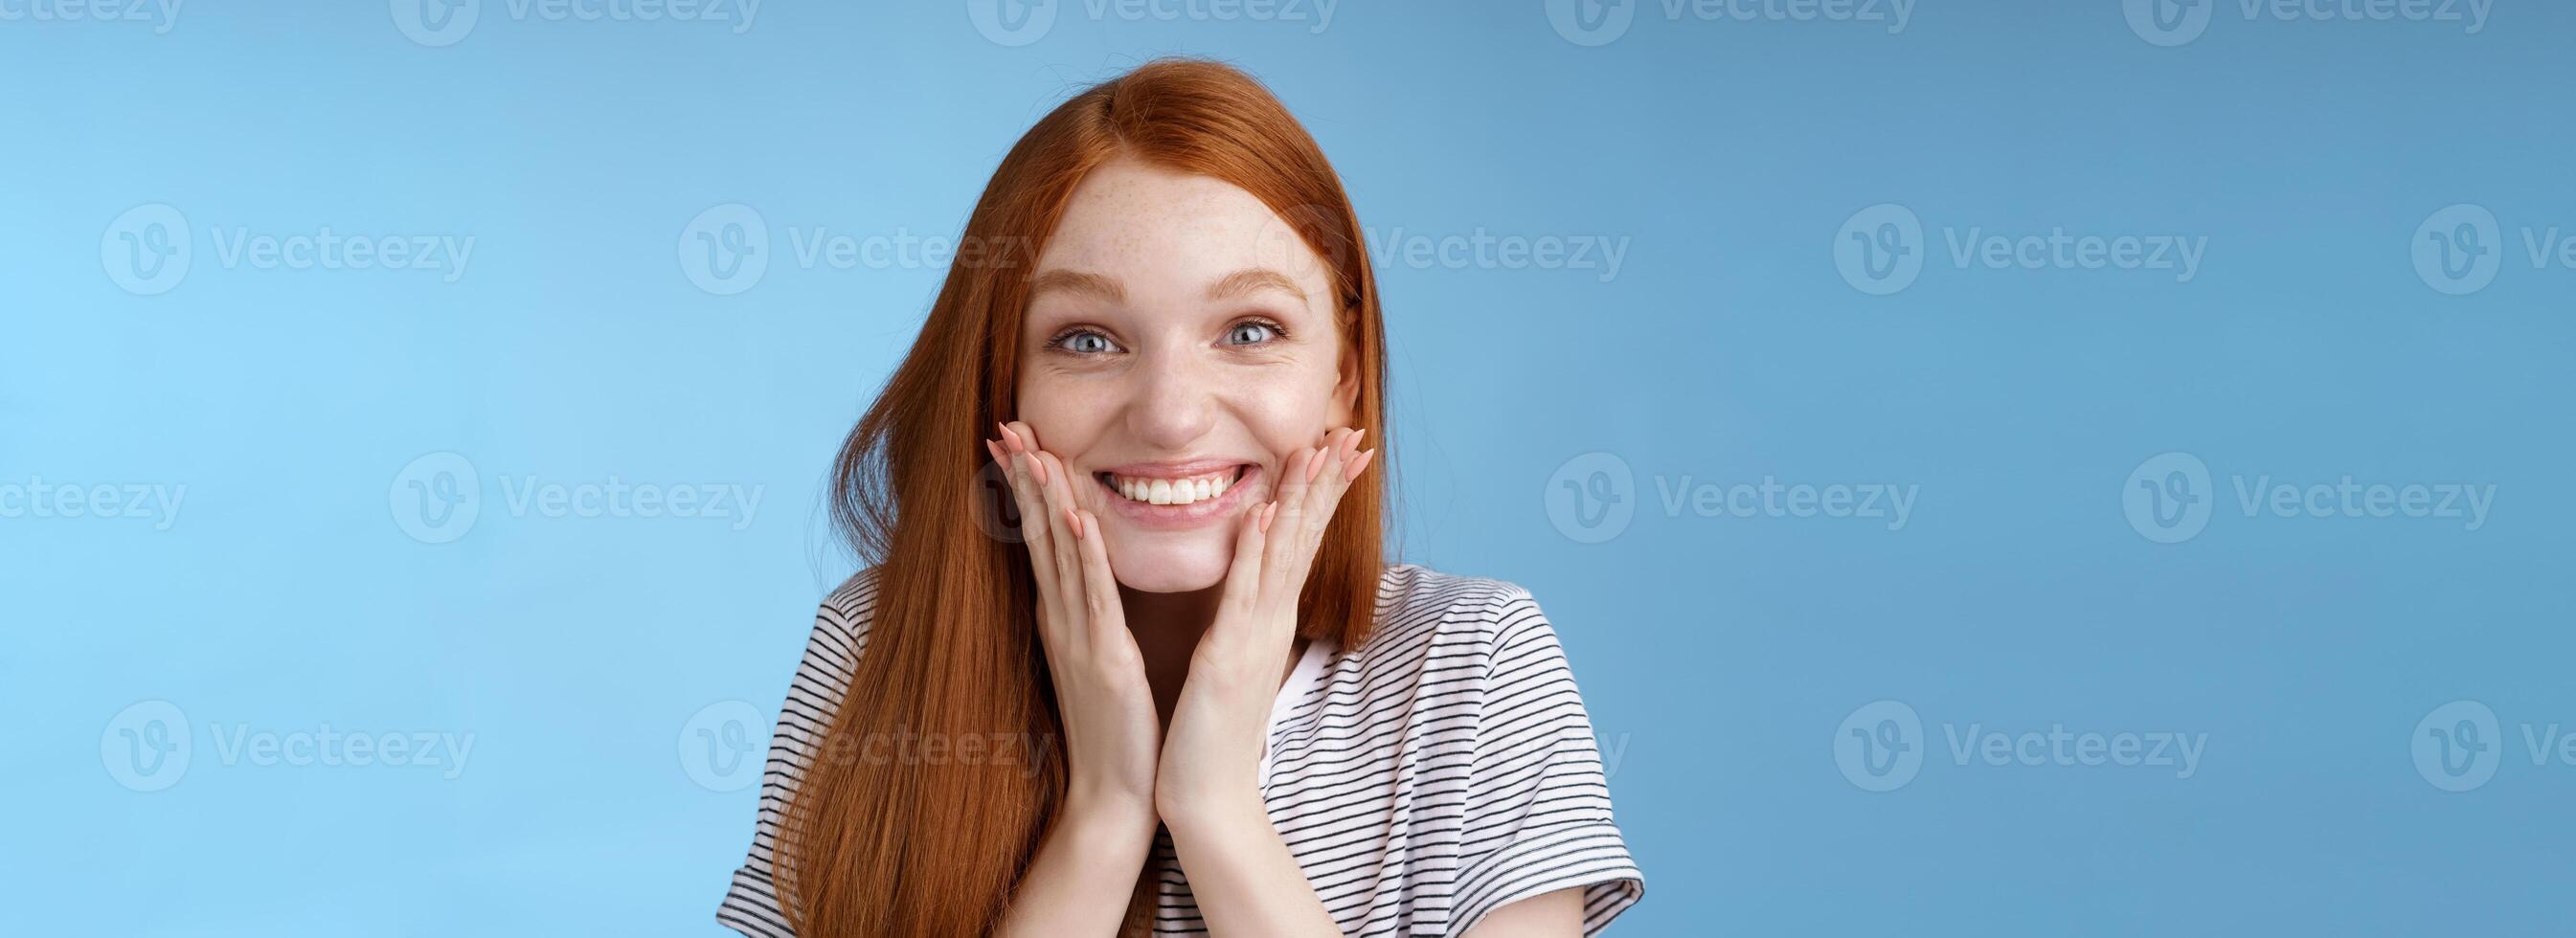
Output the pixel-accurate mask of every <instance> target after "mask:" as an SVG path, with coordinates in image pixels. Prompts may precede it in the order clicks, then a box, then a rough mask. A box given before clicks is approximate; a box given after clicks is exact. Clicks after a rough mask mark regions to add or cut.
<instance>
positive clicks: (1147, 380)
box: [1127, 355, 1218, 453]
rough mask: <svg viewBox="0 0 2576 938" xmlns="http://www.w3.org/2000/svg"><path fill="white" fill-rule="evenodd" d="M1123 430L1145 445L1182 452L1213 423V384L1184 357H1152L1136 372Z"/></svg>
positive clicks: (1213, 382) (1214, 403)
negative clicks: (1125, 427)
mask: <svg viewBox="0 0 2576 938" xmlns="http://www.w3.org/2000/svg"><path fill="white" fill-rule="evenodd" d="M1136 377H1137V381H1136V386H1135V393H1134V394H1133V395H1131V396H1130V397H1129V399H1128V401H1127V429H1128V431H1129V432H1131V433H1134V434H1135V435H1136V437H1137V438H1138V439H1140V440H1142V441H1144V442H1145V443H1146V444H1148V445H1150V446H1153V447H1155V448H1157V449H1162V450H1166V451H1170V452H1173V453H1180V452H1185V451H1187V450H1188V448H1189V447H1190V445H1191V444H1193V443H1195V442H1197V441H1198V440H1199V438H1201V437H1204V436H1206V435H1207V432H1208V430H1209V428H1210V427H1211V426H1212V425H1213V424H1214V423H1215V421H1216V411H1217V402H1216V398H1217V392H1218V389H1217V387H1216V382H1215V381H1214V380H1213V378H1212V376H1210V375H1209V374H1208V373H1207V371H1206V369H1205V368H1203V367H1201V365H1200V363H1198V362H1196V361H1193V360H1191V359H1190V358H1189V357H1188V356H1185V355H1163V356H1155V357H1154V359H1153V360H1151V361H1148V362H1147V363H1146V364H1145V366H1144V367H1143V368H1141V369H1139V370H1138V371H1137V372H1136Z"/></svg>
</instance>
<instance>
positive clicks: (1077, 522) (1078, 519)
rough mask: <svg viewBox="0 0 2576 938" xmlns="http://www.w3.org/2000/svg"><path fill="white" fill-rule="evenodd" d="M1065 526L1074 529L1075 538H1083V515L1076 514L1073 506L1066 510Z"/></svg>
mask: <svg viewBox="0 0 2576 938" xmlns="http://www.w3.org/2000/svg"><path fill="white" fill-rule="evenodd" d="M1064 526H1065V527H1068V528H1072V529H1073V539H1074V540H1077V541H1078V540H1081V539H1082V516H1081V515H1077V514H1074V513H1073V509H1071V508H1067V509H1065V510H1064Z"/></svg>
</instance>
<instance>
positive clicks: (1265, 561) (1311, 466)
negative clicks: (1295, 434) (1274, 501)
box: [1261, 448, 1326, 605]
mask: <svg viewBox="0 0 2576 938" xmlns="http://www.w3.org/2000/svg"><path fill="white" fill-rule="evenodd" d="M1325 453H1326V451H1325V450H1323V449H1321V448H1317V449H1302V450H1298V451H1297V453H1296V454H1295V455H1293V456H1290V457H1289V458H1288V483H1287V484H1286V485H1284V486H1281V487H1280V490H1279V498H1278V502H1279V505H1278V507H1277V508H1275V509H1273V510H1272V512H1273V513H1272V514H1271V516H1270V530H1269V531H1268V532H1267V533H1266V534H1264V541H1263V543H1262V547H1261V553H1262V573H1261V594H1262V602H1263V603H1264V604H1266V605H1272V604H1276V603H1277V602H1278V601H1279V600H1280V598H1281V597H1280V593H1282V592H1283V591H1291V590H1293V589H1295V588H1296V586H1297V585H1298V584H1291V583H1289V582H1288V574H1289V572H1290V570H1291V568H1292V567H1293V566H1294V565H1295V558H1294V556H1293V555H1295V554H1296V553H1298V552H1299V551H1300V550H1301V549H1302V545H1300V544H1299V543H1298V541H1299V540H1300V539H1301V532H1302V531H1304V529H1305V525H1306V511H1307V501H1308V499H1307V495H1308V493H1310V492H1312V491H1314V488H1315V483H1313V482H1310V481H1308V480H1307V479H1308V477H1309V476H1311V475H1313V474H1314V471H1315V470H1316V469H1317V468H1320V467H1321V462H1320V460H1321V459H1322V458H1323V457H1324V455H1325ZM1288 601H1289V602H1292V603H1293V602H1295V601H1296V600H1295V598H1294V597H1293V596H1292V597H1289V598H1288Z"/></svg>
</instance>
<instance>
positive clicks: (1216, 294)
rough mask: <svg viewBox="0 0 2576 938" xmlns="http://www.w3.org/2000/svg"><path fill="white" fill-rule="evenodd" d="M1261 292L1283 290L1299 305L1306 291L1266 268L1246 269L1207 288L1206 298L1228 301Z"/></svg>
mask: <svg viewBox="0 0 2576 938" xmlns="http://www.w3.org/2000/svg"><path fill="white" fill-rule="evenodd" d="M1263 290H1285V291H1287V292H1288V295H1290V296H1294V297H1296V298H1297V301H1298V302H1299V303H1303V302H1305V301H1306V291H1304V290H1301V289H1298V288H1297V281H1295V280H1291V279H1288V275H1287V274H1283V273H1280V272H1278V271H1275V270H1272V269H1270V268H1268V267H1246V268H1244V269H1242V270H1238V271H1235V272H1233V273H1230V274H1227V275H1225V276H1224V277H1223V278H1221V279H1219V280H1217V282H1216V283H1215V284H1213V285H1211V286H1209V287H1208V291H1207V298H1208V299H1211V300H1230V299H1234V298H1236V297H1243V296H1250V295H1252V294H1255V293H1259V292H1261V291H1263Z"/></svg>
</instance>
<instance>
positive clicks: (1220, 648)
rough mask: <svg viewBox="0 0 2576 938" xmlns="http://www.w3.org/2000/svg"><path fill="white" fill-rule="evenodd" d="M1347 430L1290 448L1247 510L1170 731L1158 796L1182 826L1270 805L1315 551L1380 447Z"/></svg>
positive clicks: (1159, 808) (1158, 805) (1161, 807)
mask: <svg viewBox="0 0 2576 938" xmlns="http://www.w3.org/2000/svg"><path fill="white" fill-rule="evenodd" d="M1364 432H1365V431H1360V430H1353V429H1349V428H1344V429H1340V430H1334V431H1332V432H1331V433H1328V434H1326V435H1325V437H1324V445H1323V446H1321V447H1318V448H1316V449H1308V450H1299V451H1297V452H1296V453H1293V454H1291V455H1290V456H1289V458H1288V462H1287V466H1286V468H1285V469H1284V470H1283V471H1282V472H1281V473H1280V478H1279V480H1278V483H1277V484H1276V485H1274V486H1273V487H1272V492H1273V493H1274V494H1275V495H1276V498H1275V500H1273V501H1272V502H1270V503H1269V504H1268V505H1265V506H1260V507H1258V508H1255V509H1254V510H1251V511H1247V512H1244V515H1243V523H1242V527H1240V528H1239V529H1237V531H1236V533H1235V539H1234V561H1233V564H1232V565H1231V566H1230V567H1229V568H1228V570H1227V571H1226V577H1225V592H1224V595H1223V598H1222V599H1221V600H1220V601H1219V603H1218V609H1217V614H1216V620H1215V621H1214V622H1213V623H1211V624H1210V625H1209V626H1208V630H1207V633H1206V634H1205V635H1203V636H1201V637H1200V639H1199V643H1198V648H1197V650H1195V651H1193V652H1192V653H1191V655H1190V671H1189V676H1188V678H1186V679H1185V680H1184V681H1183V682H1182V684H1181V694H1180V699H1179V701H1178V702H1176V703H1175V704H1174V705H1173V709H1172V720H1171V725H1170V726H1169V727H1168V728H1167V729H1165V730H1164V733H1163V751H1162V757H1161V764H1160V766H1159V767H1158V768H1157V770H1156V773H1155V779H1154V805H1155V809H1156V812H1157V813H1158V814H1160V815H1161V816H1162V817H1163V819H1164V821H1166V822H1167V823H1172V824H1174V825H1175V826H1178V825H1182V824H1188V823H1191V822H1192V821H1193V820H1194V819H1196V818H1199V817H1206V816H1211V815H1212V814H1213V813H1215V812H1220V811H1224V810H1229V809H1239V808H1245V807H1251V808H1254V809H1256V810H1257V809H1258V806H1259V805H1260V802H1261V790H1260V789H1261V784H1260V773H1261V753H1262V748H1263V747H1264V746H1265V745H1266V744H1267V742H1268V735H1269V724H1270V707H1271V703H1272V701H1274V700H1276V699H1277V697H1278V695H1279V683H1280V677H1281V674H1282V672H1284V671H1285V670H1286V669H1287V666H1288V652H1289V648H1290V646H1292V645H1293V644H1294V643H1295V642H1296V638H1297V597H1298V595H1299V593H1300V592H1301V591H1302V590H1303V589H1304V588H1305V585H1306V573H1307V571H1308V570H1309V569H1310V568H1312V567H1313V565H1314V562H1315V549H1316V547H1317V546H1318V545H1320V544H1321V543H1322V542H1323V536H1324V529H1325V528H1326V527H1327V526H1328V525H1329V524H1330V523H1331V522H1332V520H1333V510H1334V509H1335V508H1336V507H1338V506H1339V505H1340V504H1341V501H1342V493H1343V492H1345V491H1348V490H1349V489H1350V484H1351V480H1353V479H1356V478H1358V477H1359V474H1360V473H1361V472H1362V471H1363V470H1366V469H1367V468H1368V464H1369V461H1370V458H1371V457H1374V456H1376V455H1377V451H1376V450H1373V449H1372V450H1367V451H1360V450H1359V439H1360V435H1361V434H1362V433H1364Z"/></svg>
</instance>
